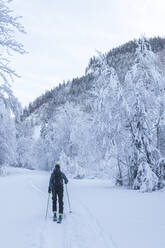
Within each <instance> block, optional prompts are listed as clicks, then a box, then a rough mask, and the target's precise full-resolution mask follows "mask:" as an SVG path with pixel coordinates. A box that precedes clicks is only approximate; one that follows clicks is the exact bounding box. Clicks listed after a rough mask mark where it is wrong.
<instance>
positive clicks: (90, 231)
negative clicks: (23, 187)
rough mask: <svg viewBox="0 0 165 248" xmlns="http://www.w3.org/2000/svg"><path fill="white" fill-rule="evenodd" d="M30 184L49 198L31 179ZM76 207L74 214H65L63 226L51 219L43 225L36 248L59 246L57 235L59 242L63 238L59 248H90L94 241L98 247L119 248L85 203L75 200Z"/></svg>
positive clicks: (38, 231)
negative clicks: (105, 232)
mask: <svg viewBox="0 0 165 248" xmlns="http://www.w3.org/2000/svg"><path fill="white" fill-rule="evenodd" d="M29 184H30V186H31V187H32V188H33V189H34V190H36V191H37V192H38V193H40V194H41V195H42V197H44V198H46V197H47V194H46V193H45V192H43V191H42V190H41V189H40V188H39V187H38V186H37V185H35V183H33V181H32V180H31V179H29ZM65 201H66V199H65ZM74 206H76V209H73V212H72V213H67V214H66V213H65V214H64V220H63V221H64V222H63V223H62V224H57V223H54V222H52V220H50V217H48V219H47V220H46V221H45V222H44V223H42V225H41V227H40V228H39V230H37V235H36V242H35V245H34V246H33V247H34V248H47V247H48V248H51V247H53V248H54V247H55V246H56V244H57V235H58V240H59V237H61V238H60V241H58V248H81V247H82V248H89V247H92V246H93V242H94V241H97V247H101V248H119V247H118V246H117V244H116V243H115V242H114V240H113V238H112V237H111V236H110V237H107V236H106V235H105V234H104V230H103V227H102V226H101V224H100V222H99V220H98V219H97V218H96V217H95V216H94V215H93V214H92V213H91V211H90V209H89V208H88V207H87V206H86V205H85V204H84V203H83V202H81V201H79V200H75V201H74ZM57 229H58V230H57ZM53 241H54V242H53ZM59 242H60V243H61V247H60V246H59ZM95 247H96V245H95Z"/></svg>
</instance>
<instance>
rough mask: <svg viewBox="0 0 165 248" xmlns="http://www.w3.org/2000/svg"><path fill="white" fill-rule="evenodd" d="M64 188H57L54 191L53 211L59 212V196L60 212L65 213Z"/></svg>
mask: <svg viewBox="0 0 165 248" xmlns="http://www.w3.org/2000/svg"><path fill="white" fill-rule="evenodd" d="M63 192H64V190H63V188H59V189H55V190H53V192H52V200H53V205H52V207H53V212H57V197H58V203H59V213H60V214H63V209H64V203H63Z"/></svg>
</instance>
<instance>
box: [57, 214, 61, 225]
mask: <svg viewBox="0 0 165 248" xmlns="http://www.w3.org/2000/svg"><path fill="white" fill-rule="evenodd" d="M61 222H62V214H59V218H58V221H57V223H59V224H60V223H61Z"/></svg>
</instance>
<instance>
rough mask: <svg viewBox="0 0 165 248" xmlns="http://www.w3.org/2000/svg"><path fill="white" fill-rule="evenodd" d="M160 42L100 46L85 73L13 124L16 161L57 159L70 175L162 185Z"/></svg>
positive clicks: (150, 187)
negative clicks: (105, 49)
mask: <svg viewBox="0 0 165 248" xmlns="http://www.w3.org/2000/svg"><path fill="white" fill-rule="evenodd" d="M164 46H165V40H164V39H163V38H152V39H149V40H147V39H146V38H142V39H139V40H134V41H131V42H128V43H126V44H124V45H123V46H120V47H118V48H115V49H112V50H111V51H110V52H108V53H107V54H101V53H98V56H97V57H94V58H92V59H91V60H90V62H89V65H88V67H87V69H86V75H85V76H83V77H81V78H77V79H73V80H72V81H71V82H70V81H69V82H67V83H64V84H63V85H59V87H57V88H55V89H53V90H52V91H49V92H46V93H45V94H44V95H42V96H40V97H39V98H37V99H36V100H35V101H34V102H33V103H31V104H30V105H29V107H28V109H27V108H26V109H24V113H23V115H22V116H21V122H19V123H17V125H16V128H17V144H18V146H17V151H16V152H17V164H18V165H19V166H20V167H26V168H36V169H44V170H51V169H52V168H53V167H54V164H55V163H56V162H59V163H60V164H62V165H63V166H64V171H65V172H67V173H68V174H69V175H70V176H72V178H84V177H86V178H104V179H115V181H116V183H117V184H119V185H124V186H127V187H129V188H130V187H131V188H133V189H140V190H141V191H154V190H157V189H160V188H162V187H163V186H164V184H165V173H164V171H165V169H164V168H165V164H164V158H163V155H164V153H163V149H164V138H163V137H162V131H161V130H162V127H163V126H164V125H165V100H164V99H165V73H164V61H165V59H164ZM162 140H163V141H162Z"/></svg>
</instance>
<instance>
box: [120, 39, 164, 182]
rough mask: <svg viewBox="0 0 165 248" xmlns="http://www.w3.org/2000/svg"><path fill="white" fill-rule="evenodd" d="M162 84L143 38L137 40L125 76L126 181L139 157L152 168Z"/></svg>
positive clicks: (158, 71)
mask: <svg viewBox="0 0 165 248" xmlns="http://www.w3.org/2000/svg"><path fill="white" fill-rule="evenodd" d="M164 85H165V80H164V78H163V75H162V74H161V71H160V70H159V67H158V63H157V59H156V55H155V54H154V53H153V52H152V51H151V50H150V46H149V44H148V42H147V41H146V40H145V39H142V40H140V43H139V44H138V49H137V51H136V62H135V65H133V67H132V68H131V70H130V71H129V72H128V73H127V75H126V78H125V95H124V97H125V100H126V102H127V109H128V125H127V126H128V128H129V131H130V135H131V143H130V144H128V149H129V151H130V154H129V163H130V166H129V175H130V184H133V182H134V179H135V178H136V176H137V173H138V170H139V169H138V167H139V166H140V164H141V161H142V160H144V161H145V162H146V163H147V164H149V165H150V168H152V169H154V167H155V163H156V160H155V159H156V158H155V156H154V154H155V152H156V151H157V149H156V147H157V145H156V142H154V139H153V138H154V133H155V130H156V128H155V127H156V124H157V123H158V120H159V118H160V106H161V100H162V96H163V95H164Z"/></svg>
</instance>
